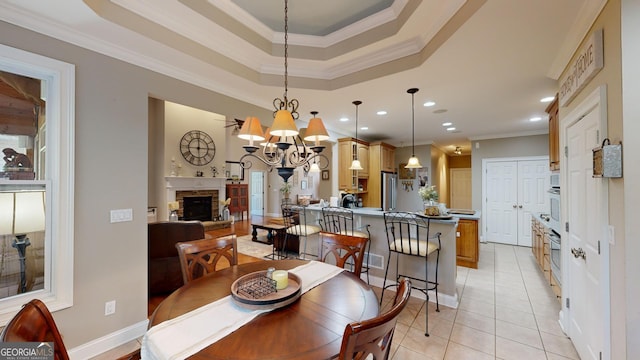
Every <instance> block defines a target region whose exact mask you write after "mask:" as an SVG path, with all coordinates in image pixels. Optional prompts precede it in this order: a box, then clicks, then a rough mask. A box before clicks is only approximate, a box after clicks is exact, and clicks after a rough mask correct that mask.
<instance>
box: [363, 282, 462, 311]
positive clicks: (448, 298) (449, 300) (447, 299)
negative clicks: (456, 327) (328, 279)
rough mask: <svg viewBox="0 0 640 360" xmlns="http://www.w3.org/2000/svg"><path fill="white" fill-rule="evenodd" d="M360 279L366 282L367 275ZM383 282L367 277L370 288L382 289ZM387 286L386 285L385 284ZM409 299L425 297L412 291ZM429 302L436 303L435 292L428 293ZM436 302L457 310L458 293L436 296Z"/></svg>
mask: <svg viewBox="0 0 640 360" xmlns="http://www.w3.org/2000/svg"><path fill="white" fill-rule="evenodd" d="M360 278H361V279H362V280H363V281H365V282H366V281H367V274H362V275H360ZM383 282H384V278H381V277H377V276H372V275H370V276H369V285H371V286H377V287H379V288H382V284H383ZM387 284H388V283H387ZM411 297H414V298H416V299H422V300H425V299H426V297H425V295H424V293H422V291H412V292H411ZM429 301H430V302H432V303H435V302H436V293H435V291H429ZM438 302H439V303H440V305H444V306H447V307H450V308H454V309H457V308H458V305H460V298H459V297H458V293H457V292H456V293H455V294H454V295H447V294H442V293H440V294H438Z"/></svg>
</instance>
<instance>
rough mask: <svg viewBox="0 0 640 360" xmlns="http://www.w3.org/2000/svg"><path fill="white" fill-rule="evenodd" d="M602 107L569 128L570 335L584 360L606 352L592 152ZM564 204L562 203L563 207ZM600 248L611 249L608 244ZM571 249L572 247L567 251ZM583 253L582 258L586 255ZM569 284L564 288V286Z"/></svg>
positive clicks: (565, 243) (598, 183)
mask: <svg viewBox="0 0 640 360" xmlns="http://www.w3.org/2000/svg"><path fill="white" fill-rule="evenodd" d="M599 112H600V110H599V106H598V107H596V108H594V109H593V110H592V111H591V112H589V113H588V114H587V115H586V116H585V117H584V118H582V120H580V121H578V122H577V123H575V124H573V125H572V126H570V127H569V128H568V129H567V146H568V159H567V179H568V185H569V186H567V189H564V188H563V189H562V191H567V203H568V204H567V206H568V208H567V211H566V214H568V215H567V216H568V219H566V220H567V221H568V223H569V231H568V232H567V233H566V235H565V237H568V239H565V238H564V237H563V239H562V247H563V250H562V251H563V252H565V251H569V252H570V255H569V256H568V257H564V259H569V261H568V266H567V267H565V269H568V271H569V276H568V277H567V278H568V279H570V281H569V282H564V284H563V285H564V286H567V287H569V295H568V297H569V299H570V307H569V336H570V337H571V340H572V341H573V344H574V345H575V348H576V350H577V351H578V354H579V355H580V358H581V359H598V358H599V354H600V351H602V349H603V340H602V338H603V335H605V336H606V335H608V334H603V333H602V329H603V328H604V326H603V317H602V296H603V295H602V291H600V269H601V266H602V264H601V261H602V259H601V255H600V254H599V253H600V252H599V251H598V249H599V246H598V240H599V239H600V238H601V237H602V233H603V231H602V227H603V221H604V220H603V214H602V213H601V211H602V210H601V209H603V207H606V206H607V204H606V203H604V204H603V203H601V201H600V199H602V192H603V186H606V185H602V181H603V179H594V178H593V177H592V174H593V153H592V149H593V148H595V147H597V146H598V145H599V139H598V128H599V122H600V120H599V116H598V114H599ZM563 205H564V204H563ZM602 246H608V244H607V242H606V241H605V242H604V243H603V244H602ZM567 248H568V249H567ZM583 255H584V256H583ZM565 284H566V285H565Z"/></svg>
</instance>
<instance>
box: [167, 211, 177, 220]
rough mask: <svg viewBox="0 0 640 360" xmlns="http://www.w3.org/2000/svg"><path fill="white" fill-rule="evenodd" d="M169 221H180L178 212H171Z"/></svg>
mask: <svg viewBox="0 0 640 360" xmlns="http://www.w3.org/2000/svg"><path fill="white" fill-rule="evenodd" d="M169 221H178V211H176V210H171V214H169Z"/></svg>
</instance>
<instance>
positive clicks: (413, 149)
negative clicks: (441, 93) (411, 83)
mask: <svg viewBox="0 0 640 360" xmlns="http://www.w3.org/2000/svg"><path fill="white" fill-rule="evenodd" d="M414 96H415V93H412V94H411V152H412V156H415V155H416V141H415V139H416V107H415V105H414V103H413V98H414Z"/></svg>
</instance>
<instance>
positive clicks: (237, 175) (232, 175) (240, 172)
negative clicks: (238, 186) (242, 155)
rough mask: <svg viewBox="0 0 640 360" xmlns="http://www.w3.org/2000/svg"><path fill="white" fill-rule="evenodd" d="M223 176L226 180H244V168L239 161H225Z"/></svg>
mask: <svg viewBox="0 0 640 360" xmlns="http://www.w3.org/2000/svg"><path fill="white" fill-rule="evenodd" d="M225 163H226V164H225V176H226V177H227V180H233V181H238V180H244V169H243V168H242V166H240V162H239V161H225Z"/></svg>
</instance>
